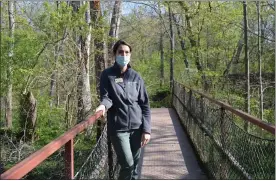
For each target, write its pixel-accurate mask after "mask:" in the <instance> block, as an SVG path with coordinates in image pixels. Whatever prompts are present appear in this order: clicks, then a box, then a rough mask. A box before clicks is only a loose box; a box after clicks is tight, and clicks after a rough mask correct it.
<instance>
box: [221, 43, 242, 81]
mask: <svg viewBox="0 0 276 181" xmlns="http://www.w3.org/2000/svg"><path fill="white" fill-rule="evenodd" d="M242 47H243V40H242V39H240V40H239V41H238V44H237V50H235V51H234V53H233V56H232V59H231V61H230V62H229V63H228V64H227V67H226V69H225V70H224V72H223V75H224V76H227V75H228V73H229V71H230V68H231V65H232V64H233V63H237V62H238V61H239V58H240V55H241V52H242Z"/></svg>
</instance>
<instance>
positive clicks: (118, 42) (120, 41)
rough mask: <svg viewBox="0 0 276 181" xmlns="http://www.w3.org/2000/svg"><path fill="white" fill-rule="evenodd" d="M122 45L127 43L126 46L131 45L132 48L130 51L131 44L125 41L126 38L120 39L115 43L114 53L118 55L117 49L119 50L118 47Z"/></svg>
mask: <svg viewBox="0 0 276 181" xmlns="http://www.w3.org/2000/svg"><path fill="white" fill-rule="evenodd" d="M120 45H126V46H128V47H129V50H130V52H131V46H130V45H129V44H128V43H127V42H125V41H124V40H118V41H117V42H116V43H115V44H114V45H113V55H116V52H117V50H118V48H119V46H120Z"/></svg>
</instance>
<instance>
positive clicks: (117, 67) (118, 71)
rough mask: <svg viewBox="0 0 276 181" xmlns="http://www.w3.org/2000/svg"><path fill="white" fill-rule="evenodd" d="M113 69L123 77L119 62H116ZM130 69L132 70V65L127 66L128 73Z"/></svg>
mask: <svg viewBox="0 0 276 181" xmlns="http://www.w3.org/2000/svg"><path fill="white" fill-rule="evenodd" d="M113 68H114V69H115V72H116V74H118V75H121V68H120V66H119V65H118V64H117V62H114V64H113ZM130 68H131V65H130V64H127V70H126V71H128V69H130Z"/></svg>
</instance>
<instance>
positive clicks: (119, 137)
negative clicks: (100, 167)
mask: <svg viewBox="0 0 276 181" xmlns="http://www.w3.org/2000/svg"><path fill="white" fill-rule="evenodd" d="M141 136H142V132H141V130H140V129H136V130H131V131H121V132H117V133H114V134H112V135H111V136H110V138H111V142H112V145H113V147H114V150H115V152H116V154H117V157H118V162H119V164H120V165H121V170H120V173H119V178H118V179H119V180H130V179H138V171H137V166H138V162H139V158H140V154H141Z"/></svg>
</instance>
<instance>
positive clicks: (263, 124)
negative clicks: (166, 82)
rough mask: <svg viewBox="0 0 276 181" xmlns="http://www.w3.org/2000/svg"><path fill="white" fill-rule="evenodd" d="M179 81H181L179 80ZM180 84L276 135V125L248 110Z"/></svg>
mask: <svg viewBox="0 0 276 181" xmlns="http://www.w3.org/2000/svg"><path fill="white" fill-rule="evenodd" d="M176 82H177V81H176ZM177 83H179V82H177ZM179 84H180V85H182V86H184V87H185V88H188V89H190V90H191V91H192V92H195V93H197V94H199V95H200V96H202V97H204V98H206V99H208V100H209V101H211V102H213V103H215V104H217V105H219V106H221V107H223V108H224V109H225V110H228V111H230V112H232V113H233V114H235V115H237V116H239V117H241V118H243V119H244V120H245V121H249V122H251V123H252V124H254V125H257V126H259V127H261V128H263V129H264V130H266V131H268V132H270V133H272V134H274V135H275V126H274V125H272V124H269V123H267V122H264V121H262V120H261V119H259V118H256V117H254V116H252V115H250V114H248V113H246V112H243V111H241V110H238V109H235V108H233V107H232V106H230V105H229V104H227V103H224V102H221V101H218V100H216V99H214V98H212V97H210V96H208V95H205V94H203V93H201V92H199V91H196V90H194V89H192V88H190V87H189V86H186V85H185V84H183V83H179Z"/></svg>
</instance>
